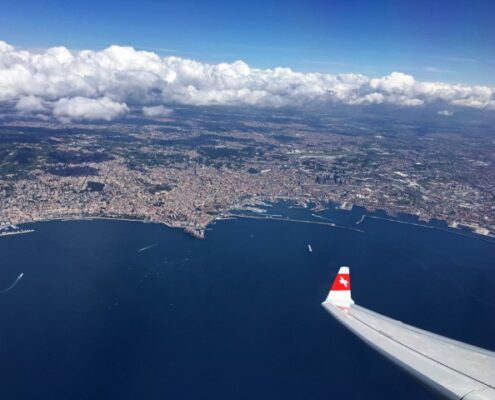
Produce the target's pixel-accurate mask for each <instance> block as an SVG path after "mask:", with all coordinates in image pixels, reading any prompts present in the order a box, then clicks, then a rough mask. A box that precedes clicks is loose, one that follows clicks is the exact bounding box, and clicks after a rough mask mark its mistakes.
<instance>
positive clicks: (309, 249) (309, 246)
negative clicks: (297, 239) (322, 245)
mask: <svg viewBox="0 0 495 400" xmlns="http://www.w3.org/2000/svg"><path fill="white" fill-rule="evenodd" d="M308 251H309V252H310V253H312V252H313V248H312V247H311V245H310V244H308Z"/></svg>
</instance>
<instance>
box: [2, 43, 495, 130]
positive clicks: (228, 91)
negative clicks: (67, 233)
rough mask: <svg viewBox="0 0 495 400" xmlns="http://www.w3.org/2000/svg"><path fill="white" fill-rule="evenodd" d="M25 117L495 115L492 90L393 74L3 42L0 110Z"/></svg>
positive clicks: (122, 49)
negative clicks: (399, 111) (379, 111)
mask: <svg viewBox="0 0 495 400" xmlns="http://www.w3.org/2000/svg"><path fill="white" fill-rule="evenodd" d="M1 103H7V104H14V106H15V108H16V109H17V110H18V112H20V113H23V114H29V113H31V114H33V115H34V114H37V115H45V116H47V115H51V116H53V117H55V118H57V119H59V120H61V121H71V120H107V121H108V120H111V119H114V118H116V117H120V116H123V115H125V114H126V113H127V112H129V105H132V106H139V107H140V108H141V110H142V112H143V114H144V115H146V116H165V115H166V114H167V112H168V109H167V108H166V107H165V106H163V105H173V104H183V105H199V106H200V105H236V106H256V107H284V106H290V107H308V106H309V107H311V106H312V105H314V106H325V105H327V104H328V105H330V104H346V105H367V104H392V105H396V106H403V107H421V106H427V105H429V104H433V103H443V104H444V105H445V106H448V105H454V106H461V107H471V108H478V109H491V110H495V88H491V87H487V86H469V85H462V84H447V83H442V82H422V81H417V80H416V79H414V77H412V76H411V75H407V74H403V73H400V72H393V73H391V74H390V75H387V76H383V77H380V78H369V77H367V76H364V75H360V74H338V75H331V74H323V73H300V72H295V71H292V70H291V69H289V68H274V69H257V68H251V67H249V66H248V65H247V64H246V63H244V62H242V61H236V62H234V63H231V64H227V63H220V64H205V63H201V62H197V61H193V60H188V59H183V58H179V57H160V56H158V55H157V54H155V53H152V52H148V51H137V50H135V49H133V48H132V47H122V46H110V47H108V48H106V49H104V50H101V51H92V50H82V51H70V50H68V49H67V48H65V47H53V48H50V49H47V50H45V51H43V52H30V51H25V50H16V49H15V48H14V47H13V46H11V45H9V44H7V43H5V42H2V41H0V104H1Z"/></svg>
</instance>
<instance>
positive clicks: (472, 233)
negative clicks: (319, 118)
mask: <svg viewBox="0 0 495 400" xmlns="http://www.w3.org/2000/svg"><path fill="white" fill-rule="evenodd" d="M266 202H269V203H266ZM275 203H293V204H291V205H288V207H289V208H294V207H295V208H304V209H308V210H310V211H313V212H321V211H324V210H326V209H329V208H331V207H333V208H335V209H337V210H339V211H348V212H352V211H353V210H354V209H355V207H359V208H361V209H363V210H364V213H363V215H361V218H360V219H359V221H358V222H356V224H357V225H359V224H361V223H363V222H364V221H365V219H366V218H371V219H375V220H385V221H388V222H396V223H401V224H407V225H412V226H419V227H423V228H428V229H436V230H440V231H443V232H449V233H453V234H457V235H460V236H463V237H468V238H473V239H481V240H485V241H487V242H489V243H493V242H494V240H495V235H494V234H492V233H491V232H488V233H480V232H477V231H476V230H475V229H474V228H473V227H469V226H464V225H463V224H462V223H456V224H452V223H449V221H446V220H439V219H436V218H435V220H436V221H439V222H442V223H445V227H440V226H435V225H432V224H431V220H432V219H434V218H432V219H430V220H428V221H423V220H422V219H421V218H420V217H418V215H416V214H410V213H399V214H402V215H403V216H404V217H414V218H417V219H418V222H412V221H405V220H403V219H401V216H400V215H399V214H395V215H394V214H391V213H390V212H389V211H387V210H386V209H369V208H367V207H365V206H362V205H358V204H349V203H346V204H340V203H338V202H333V201H326V202H319V201H317V202H315V201H312V200H307V201H301V199H292V198H288V197H282V198H277V199H274V198H269V199H268V198H263V199H261V198H254V199H251V200H250V201H248V202H246V203H244V204H246V205H247V206H250V205H256V204H258V205H261V206H272V205H273V204H275ZM310 205H313V207H310ZM324 206H325V207H324ZM238 207H239V206H238V205H234V206H233V207H231V208H229V211H227V212H224V213H221V214H219V215H218V216H217V217H215V218H214V219H213V220H211V221H210V222H209V223H208V224H207V225H204V226H202V225H201V226H199V225H197V226H194V225H192V224H184V225H173V224H170V223H167V222H165V221H157V220H148V219H142V218H130V217H123V216H115V217H114V216H101V215H88V216H81V215H80V216H70V215H68V216H60V217H49V218H42V219H36V220H31V221H22V222H18V223H16V225H19V226H20V225H26V224H34V223H37V222H49V221H60V222H64V221H91V220H110V221H112V220H114V221H126V222H139V223H144V224H156V225H164V226H167V227H169V228H176V229H182V230H183V231H184V232H185V233H187V234H189V235H191V236H192V237H194V238H198V239H204V238H205V232H206V230H208V229H210V228H211V226H212V225H214V224H215V223H216V222H217V221H223V220H230V219H236V218H251V219H270V220H275V221H287V222H296V223H297V222H299V223H301V222H303V223H315V224H323V225H328V226H331V227H335V228H342V229H347V230H354V231H357V232H361V233H364V231H362V230H361V229H357V228H353V227H347V226H343V225H338V224H335V223H333V222H330V221H328V222H323V221H321V222H320V221H311V220H299V219H290V218H284V217H282V216H278V215H277V216H272V215H265V216H262V215H249V214H236V213H232V212H231V211H230V210H235V209H236V208H238ZM315 208H318V210H317V211H315ZM378 212H383V213H384V214H385V216H380V215H375V214H376V213H378ZM312 216H313V217H318V218H321V219H326V218H325V217H322V216H317V215H313V214H312ZM463 227H464V228H465V229H463ZM20 233H25V232H19V234H20ZM26 233H27V232H26ZM5 236H7V235H5Z"/></svg>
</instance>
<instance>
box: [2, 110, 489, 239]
mask: <svg viewBox="0 0 495 400" xmlns="http://www.w3.org/2000/svg"><path fill="white" fill-rule="evenodd" d="M491 126H493V125H490V124H483V123H482V122H480V121H477V120H474V122H473V123H472V124H471V125H464V126H459V125H457V124H455V123H450V124H448V125H446V124H445V123H438V124H436V125H434V124H432V126H431V127H430V126H425V125H421V124H418V123H411V122H410V121H401V120H400V119H399V120H397V119H394V120H393V122H391V120H390V119H382V120H374V119H370V118H369V117H366V118H361V119H359V118H352V117H351V116H347V115H342V116H335V115H333V114H324V113H320V114H312V115H310V116H309V117H308V115H306V114H304V113H301V114H297V113H294V112H286V111H277V112H275V111H274V112H263V113H262V112H259V111H240V110H223V109H216V108H209V109H176V111H175V112H174V113H173V114H172V115H171V116H169V117H167V118H161V119H154V120H150V119H146V120H143V119H142V117H138V116H137V115H135V116H131V117H128V118H126V119H125V120H121V121H118V122H114V123H99V124H76V123H73V124H64V125H62V124H60V123H59V122H56V121H46V122H40V121H38V120H32V119H22V118H4V119H3V120H2V119H0V205H1V207H0V223H8V224H20V223H23V222H32V221H40V220H47V219H62V218H88V217H106V218H129V219H139V220H144V221H151V222H157V223H164V224H167V225H169V226H173V227H180V228H183V229H186V230H187V231H188V232H189V233H191V234H193V235H195V236H198V237H202V236H203V233H204V229H205V228H206V227H207V226H208V225H209V224H210V223H212V222H213V221H214V220H215V219H217V218H221V217H228V216H230V215H231V210H232V209H233V208H235V207H242V206H246V205H255V204H257V203H259V202H261V201H277V200H280V199H284V200H293V201H295V202H297V203H299V204H301V205H305V204H309V203H314V204H316V207H315V209H316V210H318V209H322V208H323V207H324V205H325V203H326V202H329V201H331V202H336V203H339V204H341V206H342V207H343V208H350V207H352V205H360V206H364V207H366V208H367V209H368V210H375V209H384V210H386V211H387V212H389V213H390V214H391V215H394V214H396V213H399V212H401V213H408V214H414V215H417V216H418V217H419V218H420V219H421V220H423V221H429V220H430V219H432V218H436V219H440V220H444V221H446V222H447V223H448V224H449V225H450V226H452V227H467V228H469V229H472V230H473V231H475V232H476V233H479V234H484V235H493V234H494V233H495V201H494V200H495V141H494V139H493V138H494V137H495V135H494V132H493V130H492V128H491ZM466 131H468V133H469V134H466Z"/></svg>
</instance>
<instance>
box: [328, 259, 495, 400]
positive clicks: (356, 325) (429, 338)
mask: <svg viewBox="0 0 495 400" xmlns="http://www.w3.org/2000/svg"><path fill="white" fill-rule="evenodd" d="M322 305H323V307H324V308H325V309H326V310H327V311H328V312H329V313H330V314H332V316H334V317H335V318H336V319H337V321H339V322H340V323H341V324H342V325H344V326H345V327H346V328H348V329H349V330H350V331H351V332H353V333H354V334H355V335H357V336H358V337H359V338H360V339H362V340H363V341H364V342H365V343H367V344H368V345H370V346H371V347H372V348H374V349H375V350H377V351H378V352H380V353H381V354H383V355H384V356H385V357H387V358H388V359H390V360H391V361H393V362H394V363H396V364H397V365H399V366H400V367H402V368H404V369H405V370H406V371H408V372H410V373H411V374H413V375H414V376H416V377H417V378H419V379H420V380H421V381H423V382H425V383H426V384H428V385H429V386H431V387H432V388H433V389H435V390H437V391H438V392H439V393H440V394H442V395H443V396H445V397H446V398H448V399H458V400H460V399H462V400H489V399H491V400H493V399H495V353H493V352H491V351H488V350H484V349H481V348H479V347H475V346H471V345H468V344H465V343H462V342H458V341H455V340H452V339H448V338H446V337H443V336H440V335H436V334H434V333H431V332H428V331H425V330H422V329H418V328H415V327H413V326H410V325H406V324H404V323H402V322H400V321H397V320H394V319H391V318H388V317H385V316H383V315H380V314H377V313H375V312H373V311H370V310H367V309H366V308H363V307H360V306H358V305H356V304H355V303H354V301H353V300H352V297H351V279H350V274H349V268H348V267H341V268H340V270H339V273H338V274H337V277H336V278H335V281H334V283H333V285H332V288H331V290H330V293H329V294H328V297H327V298H326V300H325V301H324V302H323V303H322Z"/></svg>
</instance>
